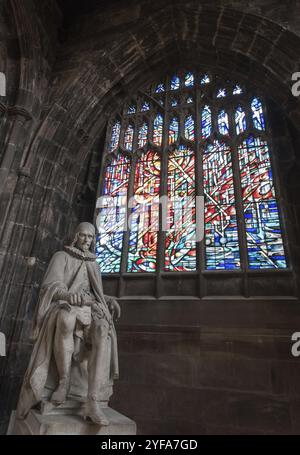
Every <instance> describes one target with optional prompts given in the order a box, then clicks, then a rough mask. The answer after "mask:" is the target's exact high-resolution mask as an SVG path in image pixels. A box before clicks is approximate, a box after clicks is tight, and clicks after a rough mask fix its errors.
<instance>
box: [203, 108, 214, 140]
mask: <svg viewBox="0 0 300 455" xmlns="http://www.w3.org/2000/svg"><path fill="white" fill-rule="evenodd" d="M201 118H202V120H201V131H202V139H206V138H207V137H209V136H210V135H211V130H212V123H211V110H210V108H209V106H204V108H203V110H202V117H201Z"/></svg>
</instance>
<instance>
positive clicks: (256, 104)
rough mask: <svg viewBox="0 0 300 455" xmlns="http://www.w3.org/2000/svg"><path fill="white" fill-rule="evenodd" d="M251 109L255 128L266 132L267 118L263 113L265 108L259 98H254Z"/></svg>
mask: <svg viewBox="0 0 300 455" xmlns="http://www.w3.org/2000/svg"><path fill="white" fill-rule="evenodd" d="M251 109H252V118H253V125H254V128H256V129H258V130H264V129H265V118H264V113H263V107H262V103H261V101H260V100H259V99H258V98H253V100H252V103H251Z"/></svg>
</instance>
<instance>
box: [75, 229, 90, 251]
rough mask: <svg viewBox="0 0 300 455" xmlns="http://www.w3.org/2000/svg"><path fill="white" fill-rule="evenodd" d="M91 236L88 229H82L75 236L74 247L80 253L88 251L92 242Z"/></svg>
mask: <svg viewBox="0 0 300 455" xmlns="http://www.w3.org/2000/svg"><path fill="white" fill-rule="evenodd" d="M93 238H94V236H93V234H91V232H90V231H89V230H88V229H82V230H81V231H80V232H79V233H78V236H77V243H76V246H77V248H79V249H80V250H82V251H88V250H89V249H90V247H91V244H92V241H93Z"/></svg>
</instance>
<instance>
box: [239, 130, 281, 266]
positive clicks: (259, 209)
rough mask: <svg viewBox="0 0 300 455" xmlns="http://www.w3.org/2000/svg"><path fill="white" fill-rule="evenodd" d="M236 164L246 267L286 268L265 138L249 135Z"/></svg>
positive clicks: (240, 150)
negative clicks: (239, 183)
mask: <svg viewBox="0 0 300 455" xmlns="http://www.w3.org/2000/svg"><path fill="white" fill-rule="evenodd" d="M239 163H240V172H241V184H242V192H243V207H244V217H245V224H246V239H247V248H248V260H249V268H250V269H265V268H286V260H285V255H284V248H283V240H282V235H281V228H280V221H279V214H278V207H277V202H276V196H275V189H274V184H273V177H272V168H271V161H270V155H269V147H268V145H267V143H266V141H263V140H261V139H260V138H254V137H252V136H250V137H249V138H248V139H247V140H246V141H244V142H243V144H242V145H241V146H240V147H239Z"/></svg>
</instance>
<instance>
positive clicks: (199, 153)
mask: <svg viewBox="0 0 300 455" xmlns="http://www.w3.org/2000/svg"><path fill="white" fill-rule="evenodd" d="M196 84H197V83H196ZM200 90H201V88H200V89H199V88H198V86H197V85H196V97H195V189H196V196H204V185H203V148H204V146H203V145H202V144H203V142H202V141H201V131H202V130H201V119H202V110H203V108H204V104H203V103H201V96H200ZM197 222H198V223H199V220H197V219H196V223H197ZM203 222H204V229H205V214H203ZM196 257H197V271H198V276H199V297H203V296H204V295H205V293H206V290H205V277H204V275H203V271H204V270H205V236H204V237H203V240H202V241H201V242H196Z"/></svg>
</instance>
